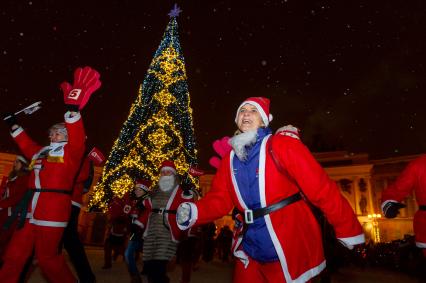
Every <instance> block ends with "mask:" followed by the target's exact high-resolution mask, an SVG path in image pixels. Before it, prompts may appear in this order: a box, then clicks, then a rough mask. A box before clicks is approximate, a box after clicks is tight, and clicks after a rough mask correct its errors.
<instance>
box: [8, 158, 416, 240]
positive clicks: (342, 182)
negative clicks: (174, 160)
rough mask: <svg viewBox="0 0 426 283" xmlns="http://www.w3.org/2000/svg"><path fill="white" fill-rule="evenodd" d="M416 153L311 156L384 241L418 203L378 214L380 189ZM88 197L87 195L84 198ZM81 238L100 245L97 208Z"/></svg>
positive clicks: (399, 230) (370, 235)
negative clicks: (394, 215)
mask: <svg viewBox="0 0 426 283" xmlns="http://www.w3.org/2000/svg"><path fill="white" fill-rule="evenodd" d="M418 156H419V155H410V156H401V157H394V158H387V159H380V160H369V158H368V155H367V154H350V153H348V152H346V151H337V152H325V153H316V154H314V157H315V158H316V159H317V161H318V162H319V163H320V164H321V165H322V166H323V167H324V169H325V170H326V172H327V173H328V175H329V176H330V178H331V179H333V180H334V181H336V183H337V184H338V186H339V188H340V190H341V192H342V194H343V195H344V197H345V198H346V199H347V200H348V201H349V203H350V204H351V206H352V209H353V210H354V211H355V213H356V215H357V216H358V219H359V221H360V222H361V224H362V226H363V228H364V231H365V234H366V238H367V239H371V240H373V241H381V242H387V241H391V240H396V239H401V238H403V237H404V235H406V234H410V235H412V234H413V225H412V221H413V216H414V213H415V212H416V210H417V209H418V206H417V204H416V201H415V196H414V195H410V196H408V197H407V198H406V200H405V204H406V205H407V207H406V208H403V209H401V213H400V214H399V215H398V217H397V218H395V219H386V218H384V217H379V216H381V215H380V214H381V209H380V204H381V192H382V190H383V189H384V188H386V187H387V186H388V185H389V184H390V183H391V182H393V181H394V180H395V179H396V178H397V177H398V175H399V174H400V173H401V171H402V170H403V169H404V168H405V166H406V165H407V164H408V162H410V161H411V160H413V159H415V158H417V157H418ZM14 159H15V155H13V154H8V153H0V180H1V177H2V176H4V175H7V174H8V173H9V171H10V170H11V168H12V163H13V160H14ZM101 174H102V168H100V167H98V168H95V178H94V179H95V180H94V183H93V184H96V182H97V180H98V179H99V178H100V176H101ZM212 179H213V174H206V175H204V176H201V178H200V189H201V191H202V194H203V195H204V194H205V193H206V192H207V191H208V190H209V188H210V184H211V181H212ZM84 201H85V204H87V201H88V195H86V198H85V200H84ZM215 223H216V225H217V226H218V227H222V226H223V225H229V226H231V227H232V225H233V221H232V219H231V216H230V215H228V216H225V217H224V218H222V219H219V220H217V221H216V222H215ZM79 229H80V232H81V236H82V239H83V240H84V242H85V243H86V244H91V245H101V244H103V241H104V236H105V234H106V232H107V229H108V227H107V218H106V215H105V214H103V213H100V212H87V211H86V210H85V209H84V208H83V209H82V213H81V215H80V226H79Z"/></svg>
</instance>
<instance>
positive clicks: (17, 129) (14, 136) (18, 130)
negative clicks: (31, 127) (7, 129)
mask: <svg viewBox="0 0 426 283" xmlns="http://www.w3.org/2000/svg"><path fill="white" fill-rule="evenodd" d="M23 131H24V129H23V128H22V127H19V128H16V130H14V131H13V132H11V133H10V135H11V136H12V138H16V137H17V136H19V134H20V133H22V132H23Z"/></svg>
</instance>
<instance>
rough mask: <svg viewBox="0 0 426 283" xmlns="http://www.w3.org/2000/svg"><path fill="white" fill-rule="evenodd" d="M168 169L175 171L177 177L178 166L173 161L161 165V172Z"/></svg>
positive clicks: (166, 161)
mask: <svg viewBox="0 0 426 283" xmlns="http://www.w3.org/2000/svg"><path fill="white" fill-rule="evenodd" d="M166 169H168V170H170V171H173V173H174V174H175V175H176V166H175V163H174V162H173V161H170V160H165V161H163V163H161V166H160V172H161V171H163V170H166Z"/></svg>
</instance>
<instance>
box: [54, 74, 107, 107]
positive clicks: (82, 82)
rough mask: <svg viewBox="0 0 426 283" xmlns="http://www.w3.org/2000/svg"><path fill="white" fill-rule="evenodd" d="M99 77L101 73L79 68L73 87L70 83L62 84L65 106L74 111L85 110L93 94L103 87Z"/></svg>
mask: <svg viewBox="0 0 426 283" xmlns="http://www.w3.org/2000/svg"><path fill="white" fill-rule="evenodd" d="M99 77H100V75H99V73H98V72H97V71H96V70H94V69H92V68H90V67H84V68H83V69H82V68H77V69H76V70H75V72H74V83H73V85H72V86H71V84H69V83H68V82H63V83H62V84H61V89H62V92H63V93H64V102H65V104H66V105H68V106H71V108H72V109H75V108H78V110H81V109H83V107H84V106H85V105H86V103H87V102H88V101H89V98H90V96H91V95H92V93H93V92H94V91H96V90H97V89H98V88H99V87H100V86H101V81H100V80H99Z"/></svg>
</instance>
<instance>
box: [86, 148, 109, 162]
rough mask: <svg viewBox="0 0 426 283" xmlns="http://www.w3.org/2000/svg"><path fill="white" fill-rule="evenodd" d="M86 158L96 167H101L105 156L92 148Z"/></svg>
mask: <svg viewBox="0 0 426 283" xmlns="http://www.w3.org/2000/svg"><path fill="white" fill-rule="evenodd" d="M88 157H89V159H90V160H92V161H93V163H94V164H95V165H96V166H101V165H102V163H104V161H105V156H104V155H103V154H102V152H101V151H100V150H99V149H97V148H96V147H94V148H92V150H91V151H90V152H89V154H88Z"/></svg>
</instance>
